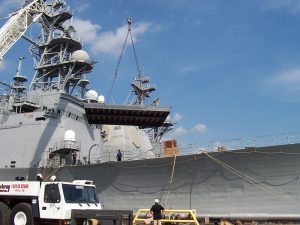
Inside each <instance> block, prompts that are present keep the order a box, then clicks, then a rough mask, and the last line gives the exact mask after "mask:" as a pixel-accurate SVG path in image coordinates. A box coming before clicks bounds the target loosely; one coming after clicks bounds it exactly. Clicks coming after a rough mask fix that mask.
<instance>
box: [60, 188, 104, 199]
mask: <svg viewBox="0 0 300 225" xmlns="http://www.w3.org/2000/svg"><path fill="white" fill-rule="evenodd" d="M62 187H63V192H64V197H65V200H66V203H99V199H98V196H97V194H96V191H95V187H91V186H84V185H71V184H63V185H62Z"/></svg>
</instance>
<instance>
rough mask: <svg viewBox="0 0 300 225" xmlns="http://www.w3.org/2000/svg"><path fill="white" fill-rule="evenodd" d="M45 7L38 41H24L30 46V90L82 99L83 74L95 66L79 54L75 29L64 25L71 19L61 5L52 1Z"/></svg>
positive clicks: (81, 52) (83, 53) (61, 2)
mask: <svg viewBox="0 0 300 225" xmlns="http://www.w3.org/2000/svg"><path fill="white" fill-rule="evenodd" d="M47 6H48V8H47V11H46V12H45V13H44V14H43V16H42V17H41V18H40V20H39V22H40V24H41V26H42V32H41V34H40V36H39V38H38V40H36V41H32V40H30V39H29V38H26V39H27V40H29V41H30V42H31V43H32V46H31V48H30V52H31V54H32V56H33V58H34V68H35V70H36V72H35V74H34V77H33V79H32V82H31V85H30V90H31V91H35V90H42V91H51V90H57V91H60V92H63V93H66V94H69V95H75V94H78V92H79V95H80V97H81V98H83V97H84V93H85V92H86V90H87V89H88V84H89V81H88V80H87V79H86V77H85V74H87V73H89V72H91V71H92V69H93V64H94V63H95V62H93V61H91V60H90V57H89V55H88V54H87V53H86V52H85V51H83V50H81V48H82V43H81V42H80V40H79V38H78V37H77V35H76V30H75V28H74V27H73V26H72V25H66V24H70V23H68V21H69V20H70V19H71V18H72V16H73V15H72V14H71V12H70V10H69V8H68V7H67V6H66V3H65V1H61V0H54V1H52V3H50V4H48V5H47ZM77 89H78V90H77ZM75 90H77V92H76V93H75Z"/></svg>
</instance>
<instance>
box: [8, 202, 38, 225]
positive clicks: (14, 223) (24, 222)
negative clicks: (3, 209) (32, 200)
mask: <svg viewBox="0 0 300 225" xmlns="http://www.w3.org/2000/svg"><path fill="white" fill-rule="evenodd" d="M10 225H35V223H34V220H33V217H32V209H31V205H30V204H28V203H20V204H18V205H16V206H15V207H14V208H13V209H12V211H11V214H10Z"/></svg>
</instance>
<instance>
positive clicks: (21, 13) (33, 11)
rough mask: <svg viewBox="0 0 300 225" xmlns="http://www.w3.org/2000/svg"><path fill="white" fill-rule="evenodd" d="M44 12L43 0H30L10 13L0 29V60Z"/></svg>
mask: <svg viewBox="0 0 300 225" xmlns="http://www.w3.org/2000/svg"><path fill="white" fill-rule="evenodd" d="M44 12H45V1H44V0H31V1H27V2H26V3H25V4H24V5H23V6H22V7H21V8H20V9H18V10H17V11H15V12H13V13H11V14H10V18H9V20H8V21H7V22H6V23H5V24H4V25H3V27H1V29H0V60H2V59H3V56H4V55H5V54H6V53H7V52H8V50H9V49H10V48H11V47H12V46H13V45H14V44H15V43H16V42H17V41H18V40H19V39H20V37H22V35H24V33H25V32H26V30H27V29H28V27H29V26H30V25H31V24H32V23H34V22H36V21H37V20H38V19H39V18H40V17H41V16H42V14H43V13H44Z"/></svg>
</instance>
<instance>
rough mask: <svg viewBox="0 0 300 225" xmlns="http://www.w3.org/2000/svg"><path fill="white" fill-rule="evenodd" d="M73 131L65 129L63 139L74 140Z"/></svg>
mask: <svg viewBox="0 0 300 225" xmlns="http://www.w3.org/2000/svg"><path fill="white" fill-rule="evenodd" d="M75 140H76V139H75V132H74V131H73V130H67V131H66V132H65V136H64V141H73V142H75Z"/></svg>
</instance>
